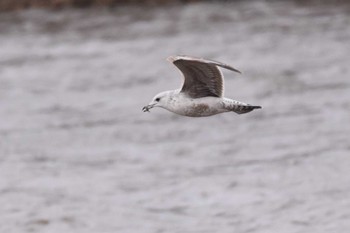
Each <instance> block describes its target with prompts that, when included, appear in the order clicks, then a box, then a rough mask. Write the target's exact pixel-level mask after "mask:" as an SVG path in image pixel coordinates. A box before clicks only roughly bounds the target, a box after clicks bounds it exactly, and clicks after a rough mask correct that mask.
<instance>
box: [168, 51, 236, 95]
mask: <svg viewBox="0 0 350 233" xmlns="http://www.w3.org/2000/svg"><path fill="white" fill-rule="evenodd" d="M167 60H168V61H170V62H172V63H173V64H174V65H175V66H176V67H177V68H179V70H180V71H181V72H182V74H183V76H184V83H183V86H182V89H181V92H183V93H186V94H187V95H188V96H190V97H191V98H201V97H206V96H214V97H222V96H223V91H224V80H223V75H222V73H221V71H220V70H219V68H218V66H220V67H223V68H226V69H229V70H232V71H235V72H238V73H241V72H240V71H238V70H237V69H235V68H233V67H231V66H229V65H226V64H223V63H220V62H217V61H212V60H205V59H202V58H195V57H190V56H174V57H169V58H168V59H167Z"/></svg>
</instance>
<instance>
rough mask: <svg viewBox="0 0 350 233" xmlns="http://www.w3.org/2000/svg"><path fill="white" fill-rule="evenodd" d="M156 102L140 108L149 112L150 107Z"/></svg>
mask: <svg viewBox="0 0 350 233" xmlns="http://www.w3.org/2000/svg"><path fill="white" fill-rule="evenodd" d="M155 105H156V104H149V105H146V106H145V107H143V108H142V111H143V112H149V110H150V109H151V108H153V107H154V106H155Z"/></svg>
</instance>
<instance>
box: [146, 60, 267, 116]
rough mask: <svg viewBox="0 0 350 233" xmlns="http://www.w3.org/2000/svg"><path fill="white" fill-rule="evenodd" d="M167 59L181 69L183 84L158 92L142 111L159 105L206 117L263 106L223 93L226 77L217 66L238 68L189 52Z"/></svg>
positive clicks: (185, 114)
mask: <svg viewBox="0 0 350 233" xmlns="http://www.w3.org/2000/svg"><path fill="white" fill-rule="evenodd" d="M167 60H168V61H169V62H171V63H173V64H174V65H175V66H176V67H177V68H178V69H179V70H180V71H181V72H182V74H183V78H184V81H183V85H182V88H181V89H176V90H170V91H164V92H161V93H159V94H157V95H156V96H155V97H154V98H153V99H152V101H151V102H150V103H149V104H148V105H146V106H144V107H143V108H142V110H143V112H149V110H150V109H151V108H154V107H160V108H164V109H166V110H168V111H170V112H173V113H176V114H179V115H182V116H188V117H207V116H212V115H215V114H219V113H224V112H235V113H237V114H243V113H248V112H251V111H253V110H254V109H259V108H261V106H255V105H250V104H246V103H243V102H240V101H237V100H233V99H229V98H225V97H223V93H224V77H223V74H222V73H221V71H220V69H219V68H218V67H222V68H225V69H228V70H231V71H235V72H238V73H241V72H240V71H239V70H237V69H235V68H233V67H231V66H229V65H226V64H224V63H221V62H217V61H213V60H206V59H203V58H196V57H191V56H186V55H179V56H171V57H169V58H168V59H167Z"/></svg>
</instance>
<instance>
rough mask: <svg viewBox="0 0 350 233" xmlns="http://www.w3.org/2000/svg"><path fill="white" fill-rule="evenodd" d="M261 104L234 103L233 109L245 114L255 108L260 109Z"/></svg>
mask: <svg viewBox="0 0 350 233" xmlns="http://www.w3.org/2000/svg"><path fill="white" fill-rule="evenodd" d="M259 108H261V106H253V105H249V104H248V105H234V106H233V107H232V109H231V111H233V112H235V113H237V114H244V113H248V112H251V111H253V110H254V109H259Z"/></svg>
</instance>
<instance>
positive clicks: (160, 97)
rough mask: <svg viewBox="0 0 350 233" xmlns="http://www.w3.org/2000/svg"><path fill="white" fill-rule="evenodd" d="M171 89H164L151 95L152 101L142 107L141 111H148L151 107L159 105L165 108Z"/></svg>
mask: <svg viewBox="0 0 350 233" xmlns="http://www.w3.org/2000/svg"><path fill="white" fill-rule="evenodd" d="M170 96H171V91H164V92H161V93H159V94H157V95H156V96H154V97H153V99H152V101H151V102H150V103H149V104H148V105H146V106H144V107H143V108H142V111H144V112H149V110H150V109H151V108H154V107H161V108H166V106H167V103H168V102H169V100H170Z"/></svg>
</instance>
